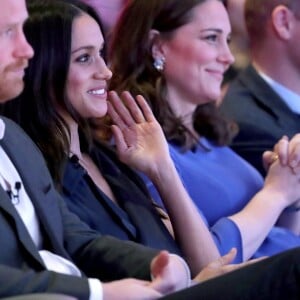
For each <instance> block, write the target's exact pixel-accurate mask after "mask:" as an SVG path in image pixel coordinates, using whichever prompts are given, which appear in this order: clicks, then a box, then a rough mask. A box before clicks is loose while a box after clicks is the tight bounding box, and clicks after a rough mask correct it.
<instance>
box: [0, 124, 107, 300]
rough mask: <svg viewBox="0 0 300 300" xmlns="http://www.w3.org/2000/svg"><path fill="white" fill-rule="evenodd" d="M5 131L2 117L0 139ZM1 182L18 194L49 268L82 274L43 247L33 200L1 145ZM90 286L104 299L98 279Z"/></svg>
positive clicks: (18, 204)
mask: <svg viewBox="0 0 300 300" xmlns="http://www.w3.org/2000/svg"><path fill="white" fill-rule="evenodd" d="M4 133H5V124H4V122H3V120H2V119H0V140H1V139H2V138H3V136H4ZM16 182H21V188H20V189H19V190H17V189H16V188H15V183H16ZM0 184H1V186H2V187H3V189H4V190H6V191H11V192H12V194H13V195H16V196H17V198H18V199H17V200H18V201H15V202H14V203H15V205H14V207H15V208H16V210H17V212H18V213H19V215H20V217H21V219H22V220H23V222H24V224H25V226H26V229H27V230H28V233H29V235H30V236H31V238H32V240H33V242H34V244H35V245H36V247H37V249H38V250H39V254H40V256H41V258H42V260H43V261H44V263H45V265H46V267H47V269H48V270H52V271H55V272H58V273H64V274H69V275H73V276H81V273H80V271H79V269H78V268H77V267H76V266H75V265H74V264H73V263H72V262H71V261H68V260H67V259H65V258H63V257H61V256H58V255H56V254H54V253H52V252H50V251H47V250H43V249H41V245H42V244H43V237H42V235H41V231H40V225H39V221H38V218H37V215H36V213H35V209H34V207H33V205H32V202H31V200H30V198H29V196H28V194H27V192H26V190H25V188H24V186H23V184H22V179H21V177H20V175H19V173H18V171H17V170H16V168H15V166H14V165H13V163H12V161H11V160H10V158H9V157H8V155H7V154H6V153H5V151H4V150H3V148H2V147H1V146H0ZM88 282H89V287H90V298H89V299H90V300H96V299H97V300H101V299H103V291H102V284H101V282H100V281H99V280H98V279H95V278H89V279H88Z"/></svg>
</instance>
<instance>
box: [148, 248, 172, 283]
mask: <svg viewBox="0 0 300 300" xmlns="http://www.w3.org/2000/svg"><path fill="white" fill-rule="evenodd" d="M169 260H170V256H169V252H168V251H161V252H160V253H159V254H158V255H157V256H156V257H155V258H154V259H153V260H152V262H151V266H150V267H151V274H152V276H153V277H154V278H156V277H159V276H162V273H163V272H164V269H165V268H166V266H167V265H168V263H169Z"/></svg>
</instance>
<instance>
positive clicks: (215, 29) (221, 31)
mask: <svg viewBox="0 0 300 300" xmlns="http://www.w3.org/2000/svg"><path fill="white" fill-rule="evenodd" d="M205 31H214V32H217V33H223V30H222V29H217V28H207V29H202V30H201V32H205Z"/></svg>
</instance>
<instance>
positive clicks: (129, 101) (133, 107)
mask: <svg viewBox="0 0 300 300" xmlns="http://www.w3.org/2000/svg"><path fill="white" fill-rule="evenodd" d="M121 96H122V99H123V101H124V103H125V104H126V107H127V109H128V111H129V112H130V114H131V116H132V118H133V119H134V120H135V122H136V123H143V122H145V118H144V114H143V112H142V110H141V108H140V107H139V105H138V103H137V101H138V100H137V101H135V100H134V98H133V97H132V95H131V94H130V93H129V92H128V91H125V92H123V93H122V95H121Z"/></svg>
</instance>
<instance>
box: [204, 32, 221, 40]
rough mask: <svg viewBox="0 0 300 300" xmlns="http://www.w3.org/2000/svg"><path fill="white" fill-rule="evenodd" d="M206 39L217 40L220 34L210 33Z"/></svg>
mask: <svg viewBox="0 0 300 300" xmlns="http://www.w3.org/2000/svg"><path fill="white" fill-rule="evenodd" d="M204 39H205V40H207V41H209V42H216V41H217V39H218V35H217V34H210V35H207V36H206V37H205V38H204Z"/></svg>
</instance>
